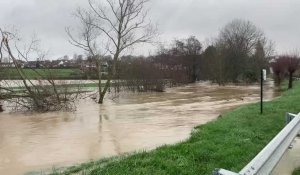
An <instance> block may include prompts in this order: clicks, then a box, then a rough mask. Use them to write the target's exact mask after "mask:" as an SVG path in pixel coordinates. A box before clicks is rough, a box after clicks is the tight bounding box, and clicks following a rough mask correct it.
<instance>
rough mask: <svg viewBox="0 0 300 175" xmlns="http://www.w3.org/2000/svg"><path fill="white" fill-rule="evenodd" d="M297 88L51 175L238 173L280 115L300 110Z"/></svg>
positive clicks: (268, 137) (271, 132) (269, 136)
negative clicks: (174, 137) (184, 136)
mask: <svg viewBox="0 0 300 175" xmlns="http://www.w3.org/2000/svg"><path fill="white" fill-rule="evenodd" d="M298 94H300V84H299V83H296V84H295V87H294V89H292V90H289V91H286V92H284V93H283V95H282V97H280V98H278V99H275V100H273V101H270V102H266V103H265V110H264V111H265V113H264V114H263V115H260V114H259V103H256V104H250V105H246V106H243V107H240V108H238V109H236V110H234V111H232V112H229V113H226V114H224V115H222V116H220V117H219V119H218V120H216V121H214V122H211V123H208V124H206V125H202V126H199V127H196V128H195V129H194V130H193V132H192V134H191V137H190V138H189V139H188V140H186V141H184V142H181V143H178V144H175V145H172V146H162V147H159V148H157V149H155V150H153V151H150V152H142V153H136V154H132V155H128V156H123V157H117V158H112V159H105V160H100V161H96V162H90V163H85V164H82V165H80V166H75V167H71V168H68V169H66V170H65V171H64V172H62V173H59V172H55V173H53V174H76V173H81V172H85V173H86V174H120V175H121V174H207V175H211V173H212V171H213V170H214V169H215V168H225V169H228V170H232V171H236V172H238V171H239V170H240V169H241V168H243V167H244V166H245V165H246V164H247V163H248V162H249V161H250V160H251V159H252V158H253V157H254V156H255V155H256V154H257V153H258V152H259V151H260V150H261V149H262V148H263V147H264V146H265V145H266V144H267V143H268V142H269V141H270V140H271V139H272V138H273V137H274V136H275V135H276V134H277V133H278V132H279V131H280V130H281V129H282V128H283V127H284V125H285V119H284V116H285V113H286V112H292V113H298V112H299V111H300V101H299V98H298Z"/></svg>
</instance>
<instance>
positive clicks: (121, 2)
mask: <svg viewBox="0 0 300 175" xmlns="http://www.w3.org/2000/svg"><path fill="white" fill-rule="evenodd" d="M147 2H148V0H105V1H96V0H95V1H94V0H88V3H89V8H88V9H87V10H78V11H77V12H76V14H77V16H79V18H80V19H81V21H82V25H83V26H84V27H83V28H84V29H92V30H91V31H87V30H83V31H82V33H83V36H85V40H84V41H85V42H84V44H83V43H82V42H80V41H78V40H77V39H75V38H74V37H72V35H70V38H71V41H72V43H73V44H74V45H75V46H78V47H80V48H82V49H84V50H86V51H88V53H89V54H92V53H91V50H92V49H90V46H92V45H93V44H92V43H93V40H90V39H88V37H87V36H88V35H90V36H94V37H95V38H94V39H96V38H97V37H99V36H100V35H101V37H102V38H101V40H102V42H103V41H104V42H105V46H106V47H105V49H106V50H107V51H108V52H109V53H110V54H111V55H113V62H112V66H111V71H110V72H109V75H108V78H107V81H106V83H105V86H104V88H103V89H102V88H101V87H100V86H101V83H100V81H99V101H98V102H99V103H103V99H104V97H105V94H106V93H107V90H108V89H109V87H110V85H111V81H112V79H114V78H115V76H116V64H117V61H118V60H119V58H120V55H121V54H122V53H123V52H124V51H125V50H126V49H128V48H130V47H133V46H134V45H136V44H139V43H146V42H150V41H151V40H152V39H153V37H155V36H156V33H157V32H156V29H155V28H154V27H153V26H152V25H151V22H150V20H147V14H148V11H147V9H146V6H145V5H146V3H147ZM68 33H70V32H68ZM106 41H107V42H106ZM94 46H96V48H97V49H98V50H100V46H99V45H97V44H95V45H94ZM94 49H95V48H94ZM94 54H95V53H94ZM92 55H93V54H92ZM97 67H101V66H99V65H98V66H97ZM99 77H100V76H99ZM100 79H101V78H99V80H100Z"/></svg>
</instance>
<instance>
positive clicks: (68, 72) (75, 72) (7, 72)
mask: <svg viewBox="0 0 300 175" xmlns="http://www.w3.org/2000/svg"><path fill="white" fill-rule="evenodd" d="M1 69H2V70H1V71H0V79H20V76H19V74H18V72H17V70H16V69H14V68H1ZM23 71H24V74H25V75H26V76H27V77H28V78H29V79H37V78H39V79H40V78H43V77H50V75H51V76H52V77H53V78H54V79H72V78H78V77H80V76H82V73H81V71H80V70H79V69H34V70H33V69H23Z"/></svg>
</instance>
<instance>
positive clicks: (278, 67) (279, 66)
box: [271, 57, 286, 86]
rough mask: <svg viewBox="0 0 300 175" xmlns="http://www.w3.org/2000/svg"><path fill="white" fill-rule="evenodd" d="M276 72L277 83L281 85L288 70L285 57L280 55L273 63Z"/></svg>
mask: <svg viewBox="0 0 300 175" xmlns="http://www.w3.org/2000/svg"><path fill="white" fill-rule="evenodd" d="M271 67H272V70H273V73H274V78H275V83H276V85H277V86H280V85H281V82H282V79H283V78H284V74H285V72H286V60H285V58H284V57H279V58H277V59H276V60H274V61H273V62H272V63H271Z"/></svg>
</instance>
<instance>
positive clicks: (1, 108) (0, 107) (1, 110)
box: [0, 102, 4, 112]
mask: <svg viewBox="0 0 300 175" xmlns="http://www.w3.org/2000/svg"><path fill="white" fill-rule="evenodd" d="M3 111H4V109H3V105H2V103H1V102H0V112H3Z"/></svg>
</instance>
